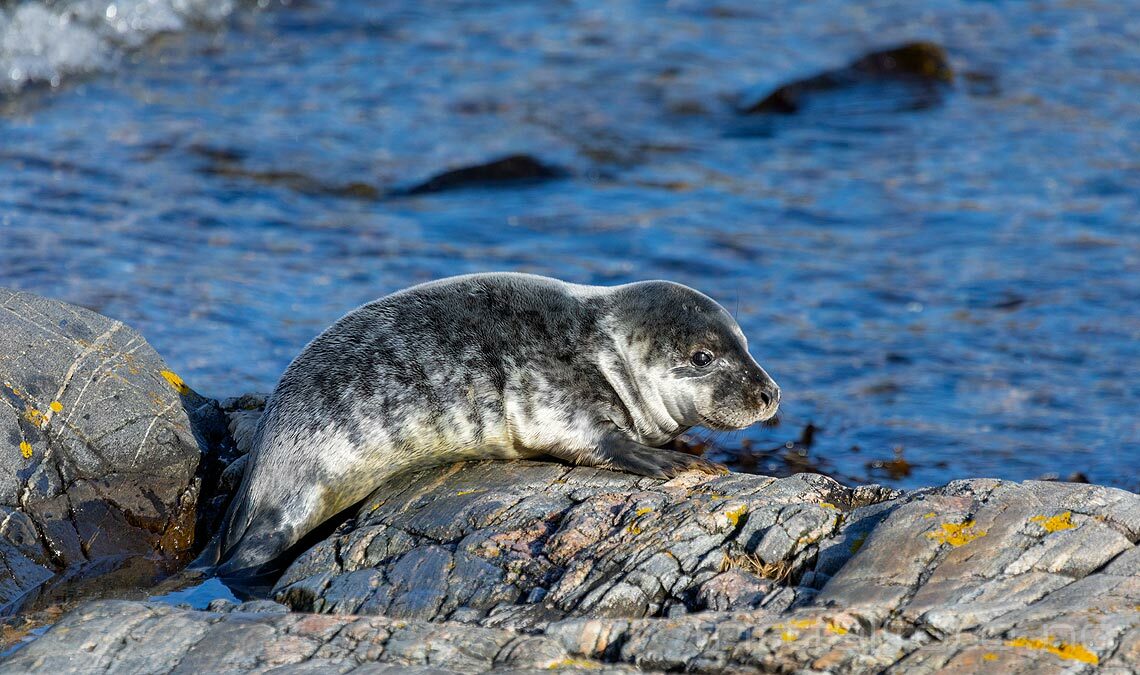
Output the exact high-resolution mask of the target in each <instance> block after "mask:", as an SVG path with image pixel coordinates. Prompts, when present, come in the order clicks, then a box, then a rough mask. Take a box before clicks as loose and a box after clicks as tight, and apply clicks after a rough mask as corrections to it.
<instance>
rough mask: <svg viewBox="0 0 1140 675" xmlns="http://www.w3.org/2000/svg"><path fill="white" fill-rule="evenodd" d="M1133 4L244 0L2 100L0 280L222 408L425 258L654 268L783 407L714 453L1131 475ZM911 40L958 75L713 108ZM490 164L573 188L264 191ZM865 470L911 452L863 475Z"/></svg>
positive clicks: (1139, 453) (400, 281)
mask: <svg viewBox="0 0 1140 675" xmlns="http://www.w3.org/2000/svg"><path fill="white" fill-rule="evenodd" d="M1136 9H1137V7H1136V5H1135V4H1134V3H1116V2H1083V3H1076V4H1074V3H1067V2H1060V1H1057V2H1033V3H1027V2H1021V1H1016V2H952V1H947V0H936V1H935V2H924V3H913V2H906V1H905V0H894V1H879V2H873V3H859V4H858V6H856V3H844V2H836V1H834V0H829V1H826V2H817V3H802V2H791V1H781V2H769V3H763V4H759V3H754V2H745V1H743V0H738V1H733V0H727V1H725V2H715V3H706V2H686V1H683V0H682V1H679V2H670V3H667V4H666V3H659V2H597V1H591V0H583V1H580V2H562V3H513V2H503V3H485V2H432V1H425V0H420V1H418V2H401V1H393V2H386V3H350V2H341V1H335V0H306V1H305V2H299V3H294V4H292V5H290V6H287V7H282V6H276V5H275V6H272V7H269V8H268V9H257V8H255V7H252V6H244V5H243V6H240V7H239V9H237V10H236V11H235V12H234V13H233V14H232V15H231V16H230V17H229V19H228V20H227V21H225V22H223V25H222V26H221V27H215V28H209V27H202V28H200V29H198V30H191V31H186V32H181V33H175V34H171V35H168V36H166V37H163V38H161V39H159V40H157V41H155V42H151V43H149V44H148V45H147V46H144V47H142V48H141V49H137V50H134V51H130V52H128V53H127V55H126V56H124V57H123V58H121V59H120V61H119V62H118V63H117V65H116V66H115V67H114V68H111V69H109V70H108V71H107V72H104V73H102V74H94V75H87V76H84V77H71V78H65V79H64V81H63V82H62V83H61V84H60V85H59V86H57V87H53V88H35V87H31V88H26V89H24V90H23V91H22V92H21V93H19V94H15V95H11V96H9V97H8V98H7V99H0V138H2V139H3V141H2V143H0V284H2V285H6V286H14V287H17V288H22V289H27V290H30V291H34V292H37V293H40V294H43V295H48V296H53V297H58V298H62V299H65V300H69V301H72V302H77V303H80V304H83V305H86V306H89V307H91V308H93V309H95V310H97V311H100V312H103V313H105V314H108V315H110V316H114V317H116V318H119V319H122V320H124V321H126V322H128V323H130V324H131V325H133V326H135V327H136V328H138V329H139V330H140V331H141V332H142V333H143V334H144V335H146V336H147V337H148V338H149V339H150V341H151V342H152V343H153V344H154V345H155V347H156V348H157V349H158V350H159V351H160V352H161V353H162V354H163V355H164V356H165V357H166V359H167V360H168V361H169V362H170V364H171V365H172V367H173V369H175V370H176V371H177V372H179V373H180V374H181V375H182V376H183V377H184V379H185V380H186V381H187V382H188V383H189V384H190V385H191V386H193V387H194V388H196V389H198V390H199V391H201V392H203V393H206V394H208V395H213V396H219V397H221V396H228V395H235V394H238V393H241V392H244V391H248V390H269V389H271V388H272V387H273V384H274V382H275V380H276V378H277V377H278V375H279V374H280V373H281V371H282V370H283V369H284V367H285V366H286V365H287V364H288V362H289V360H290V359H291V358H292V357H293V356H294V355H295V354H296V353H297V352H298V351H299V350H300V348H301V347H302V346H303V345H304V344H305V343H306V342H307V341H308V340H309V339H311V338H312V337H313V336H314V335H315V334H316V333H318V332H319V331H320V330H321V329H322V328H324V327H325V326H326V325H328V324H329V323H331V322H332V321H333V320H335V319H336V318H337V317H339V316H340V315H341V314H343V313H344V312H345V311H347V310H349V309H351V308H352V307H354V306H356V305H358V304H360V303H362V302H365V301H367V300H370V299H373V298H375V297H377V296H380V295H383V294H385V293H387V292H390V291H392V290H395V289H398V288H402V287H404V286H407V285H410V284H413V283H416V282H420V281H424V280H427V279H432V278H435V277H439V276H445V275H449V274H456V273H463V272H473V271H480V270H518V271H527V272H536V273H541V274H549V275H553V276H558V277H562V278H565V279H568V280H572V281H576V282H583V283H602V284H610V283H621V282H626V281H630V280H635V279H643V278H654V277H665V278H669V279H674V280H676V281H680V282H682V283H686V284H689V285H692V286H694V287H697V288H699V289H701V290H703V291H705V292H706V293H708V294H710V295H712V296H713V297H714V298H717V299H718V300H720V301H721V302H722V303H723V304H724V305H725V306H726V307H728V308H729V309H730V310H732V311H734V312H735V314H736V315H737V317H738V319H739V321H740V323H741V325H742V326H743V328H744V330H745V332H746V333H747V334H748V336H749V338H750V343H751V345H752V349H753V353H754V355H755V356H756V357H757V358H758V360H759V361H760V362H761V363H762V364H763V365H764V366H765V367H766V368H767V369H768V370H769V372H771V373H772V375H773V376H774V377H775V378H776V379H777V380H778V381H779V383H780V384H781V385H782V387H783V391H784V404H783V412H782V423H781V425H780V426H778V427H775V428H760V429H755V430H749V431H747V432H744V433H742V434H736V435H720V436H718V437H715V438H714V440H715V441H716V442H717V443H718V444H719V446H720V447H721V448H722V450H721V453H722V454H721V455H720V456H721V457H722V458H726V459H729V460H732V459H733V457H731V456H729V457H725V453H728V454H729V455H731V453H733V452H737V450H738V449H739V448H740V447H741V446H742V445H744V446H746V445H748V444H749V443H751V445H752V447H753V448H758V449H772V448H779V447H781V446H783V445H784V444H785V443H789V442H791V441H793V440H795V439H797V438H798V437H799V435H800V433H801V429H802V428H803V427H804V426H805V425H807V424H808V423H809V422H810V423H812V424H813V425H814V426H815V427H817V428H818V431H817V432H816V434H815V442H814V444H813V445H812V447H811V448H810V449H809V450H805V451H804V452H806V453H807V454H808V455H809V458H810V460H811V461H812V462H813V463H814V464H815V465H817V466H820V467H822V468H824V469H826V470H827V471H829V472H831V473H832V474H834V475H836V476H838V477H840V478H842V479H844V480H866V479H873V480H879V481H882V482H887V483H891V484H894V485H899V486H916V485H925V484H932V483H940V482H945V481H947V480H951V479H953V478H958V477H972V476H998V477H1003V478H1012V479H1025V478H1034V477H1038V476H1042V475H1046V474H1055V475H1059V476H1061V477H1062V478H1064V477H1066V476H1068V475H1069V474H1071V473H1073V472H1077V471H1079V472H1083V473H1084V474H1086V475H1087V476H1088V477H1089V478H1090V479H1092V480H1093V481H1096V482H1102V483H1108V484H1111V485H1118V486H1122V487H1126V488H1129V489H1133V490H1136V489H1138V488H1140V473H1138V471H1137V466H1138V465H1140V422H1138V421H1137V414H1136V411H1137V410H1138V409H1140V384H1138V381H1137V379H1136V378H1135V377H1134V373H1135V371H1136V370H1137V366H1138V365H1140V311H1138V306H1140V233H1138V232H1137V213H1140V197H1138V195H1140V160H1137V157H1140V77H1137V73H1140V22H1137V20H1136V18H1135V16H1136ZM919 38H921V39H930V40H934V41H936V42H939V43H941V44H943V45H945V47H946V48H947V50H948V51H949V53H950V55H951V59H952V63H953V66H954V67H955V69H956V70H957V72H958V74H959V77H958V78H957V80H956V82H955V84H954V86H953V89H952V90H951V91H950V92H949V93H948V95H947V96H946V97H945V100H944V101H943V103H942V104H941V105H939V106H936V107H934V108H931V109H928V110H923V111H918V112H896V111H893V110H891V109H890V106H875V105H867V101H865V100H863V101H860V100H858V98H857V97H856V100H853V101H850V102H847V103H845V102H844V100H843V99H842V97H840V98H839V99H838V102H837V103H836V102H833V103H832V104H831V105H830V106H825V107H824V109H822V110H821V111H816V112H814V113H811V114H806V115H803V116H800V117H790V118H782V119H780V120H776V121H775V122H765V123H764V124H759V123H751V122H747V121H744V120H741V118H739V117H738V116H737V115H736V113H735V112H734V108H735V106H736V105H738V104H740V103H742V102H744V101H745V100H747V99H749V97H753V98H754V97H756V96H759V95H762V94H763V93H764V92H765V91H767V90H768V89H770V88H771V87H773V86H776V85H778V84H781V83H784V82H786V81H788V80H790V79H794V78H797V77H802V76H807V75H810V74H812V73H814V72H816V71H818V70H820V69H823V68H830V67H836V66H841V65H843V64H844V63H846V62H848V61H850V60H851V59H853V58H855V57H857V56H859V55H860V54H862V53H864V52H866V51H868V50H870V49H873V48H877V47H882V46H889V45H892V44H895V43H899V42H903V41H906V40H912V39H919ZM967 75H968V77H966V76H967ZM979 81H983V82H984V83H985V86H978V85H977V84H976V83H977V82H979ZM514 152H526V153H530V154H533V155H535V156H537V157H539V158H540V159H542V160H544V161H546V162H549V163H551V164H556V165H559V166H562V167H565V168H566V169H568V170H569V171H570V172H571V177H570V178H568V179H565V180H561V181H554V182H549V183H544V184H541V185H537V186H529V187H519V188H507V189H496V190H491V189H474V190H466V191H459V192H450V193H441V194H436V195H424V196H418V197H409V198H401V199H379V200H368V199H352V198H346V197H343V196H336V195H333V194H323V193H322V192H321V190H319V189H298V181H297V180H295V177H294V179H283V178H282V173H283V172H293V174H299V175H303V176H304V177H305V178H304V184H305V185H308V186H310V188H311V186H314V185H315V186H320V185H325V186H343V185H346V184H349V183H352V182H361V183H366V184H368V185H371V186H373V187H375V188H376V189H377V190H379V191H384V190H387V189H390V188H396V187H406V186H408V185H411V184H414V183H415V182H417V181H420V180H423V179H425V178H427V177H428V176H430V175H432V174H434V173H437V172H439V171H442V170H445V169H450V168H455V167H458V166H461V165H464V164H471V163H478V162H482V161H486V160H488V159H492V158H495V157H497V156H500V155H505V154H508V153H514ZM219 166H222V167H223V168H227V170H226V171H219V170H218V168H219ZM235 167H236V170H235ZM275 176H276V177H275ZM896 452H897V453H901V454H898V455H896ZM896 456H901V457H902V458H904V459H905V461H906V463H907V465H908V466H909V468H910V472H909V473H907V472H906V471H902V472H896V473H895V474H894V475H893V476H892V475H890V474H882V473H880V472H879V471H877V470H876V469H874V468H873V466H872V464H873V463H874V462H876V461H878V462H882V461H890V460H892V459H894V458H896ZM738 466H744V467H745V468H750V469H751V470H756V471H762V472H763V471H772V472H779V471H783V470H786V467H785V466H784V465H782V464H781V463H779V462H775V461H769V460H768V459H762V460H761V461H759V463H758V464H747V463H745V464H738Z"/></svg>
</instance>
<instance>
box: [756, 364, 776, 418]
mask: <svg viewBox="0 0 1140 675" xmlns="http://www.w3.org/2000/svg"><path fill="white" fill-rule="evenodd" d="M752 382H753V383H754V384H755V385H756V389H755V390H754V391H755V392H756V394H755V395H756V399H757V400H758V401H759V402H760V404H761V405H763V406H764V407H765V408H767V409H769V410H773V411H774V410H775V409H776V407H777V406H778V405H780V387H779V385H777V384H776V381H775V380H773V379H772V378H771V377H770V376H769V375H768V373H766V372H764V370H763V369H762V368H757V369H756V372H755V373H753V374H752Z"/></svg>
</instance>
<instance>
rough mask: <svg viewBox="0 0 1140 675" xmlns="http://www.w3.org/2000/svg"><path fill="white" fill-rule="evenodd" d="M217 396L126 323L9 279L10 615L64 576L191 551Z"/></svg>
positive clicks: (3, 597)
mask: <svg viewBox="0 0 1140 675" xmlns="http://www.w3.org/2000/svg"><path fill="white" fill-rule="evenodd" d="M205 402H206V400H205V399H202V398H201V397H199V396H198V395H197V394H194V392H192V391H191V390H190V388H189V387H187V386H186V385H185V384H184V383H183V382H182V380H181V379H180V378H179V377H178V376H177V375H176V374H174V373H173V372H171V371H170V370H169V369H168V368H167V366H166V364H164V363H163V361H162V359H161V357H159V355H158V354H157V353H155V351H154V350H153V349H152V348H151V347H150V345H149V344H147V342H146V341H145V340H144V339H143V338H142V336H140V335H139V334H138V333H136V332H135V331H134V330H132V329H130V328H129V327H127V326H125V325H123V324H122V323H121V322H119V321H114V320H112V319H109V318H106V317H103V316H99V315H98V314H95V313H93V312H90V311H88V310H85V309H82V308H80V307H75V306H73V305H68V304H65V303H62V302H58V301H55V300H49V299H46V298H41V297H38V296H35V295H31V294H29V293H22V292H16V291H11V290H7V289H0V457H2V458H3V462H4V464H5V465H6V466H7V467H9V469H8V470H7V471H4V472H0V535H2V536H0V561H2V562H3V568H4V571H5V574H4V575H3V576H2V577H0V612H7V611H12V610H13V609H15V608H16V607H18V606H19V605H20V604H21V603H23V602H24V601H26V600H28V599H30V598H31V597H32V596H33V595H34V594H35V593H36V592H37V591H38V590H39V589H40V588H41V587H42V586H43V585H44V584H45V583H46V582H47V581H49V580H50V579H52V578H53V577H54V576H55V575H57V574H59V573H61V572H65V571H66V572H67V573H68V574H69V575H72V576H74V575H75V572H76V570H77V569H79V568H89V569H91V570H92V573H102V572H105V571H108V570H109V569H110V568H113V567H115V564H114V563H113V561H116V560H123V559H125V558H130V557H132V556H134V557H138V556H142V557H147V558H153V559H157V560H158V561H162V560H169V561H175V560H179V559H180V558H183V557H184V556H185V554H186V553H187V552H188V551H189V549H190V547H191V545H192V544H193V542H194V532H195V509H196V506H197V498H198V493H199V490H200V487H201V481H200V479H199V477H198V476H197V475H196V474H197V471H198V468H199V458H200V454H201V448H202V447H206V446H207V445H208V444H209V442H210V441H209V439H208V438H207V436H209V435H210V434H211V433H214V432H213V431H211V425H209V424H206V423H205V420H206V419H207V418H209V417H210V415H211V413H210V412H209V411H208V410H201V407H202V406H203V405H204V404H205ZM192 417H193V418H194V419H196V420H198V421H199V422H202V424H201V425H195V424H194V421H193V420H192ZM218 418H219V419H222V420H223V422H224V418H221V417H220V415H219V416H218ZM223 428H224V427H223ZM214 431H216V430H214Z"/></svg>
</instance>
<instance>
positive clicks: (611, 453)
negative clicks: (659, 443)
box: [562, 434, 728, 479]
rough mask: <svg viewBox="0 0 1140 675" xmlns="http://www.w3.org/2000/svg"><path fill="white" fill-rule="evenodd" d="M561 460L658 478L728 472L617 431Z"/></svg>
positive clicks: (690, 456) (723, 467)
mask: <svg viewBox="0 0 1140 675" xmlns="http://www.w3.org/2000/svg"><path fill="white" fill-rule="evenodd" d="M562 459H569V460H570V461H574V462H576V463H578V464H582V465H585V466H596V467H600V468H603V469H615V470H617V471H626V472H628V473H633V474H637V475H638V476H649V477H650V478H661V479H668V478H673V477H674V476H678V475H680V474H682V473H685V472H686V471H701V472H704V473H709V474H713V475H714V476H716V475H722V474H726V473H728V468H727V467H725V466H724V465H722V464H717V463H716V462H710V461H708V460H707V459H702V458H700V457H697V456H696V455H689V454H686V453H683V452H677V451H676V450H669V449H667V448H651V447H649V446H648V445H642V444H640V443H638V442H636V441H633V440H630V439H628V438H626V437H624V436H620V435H617V434H613V435H611V436H607V437H606V438H605V440H603V441H602V442H601V443H600V444H598V447H597V449H596V450H595V451H594V452H591V453H588V454H579V455H577V456H575V457H562Z"/></svg>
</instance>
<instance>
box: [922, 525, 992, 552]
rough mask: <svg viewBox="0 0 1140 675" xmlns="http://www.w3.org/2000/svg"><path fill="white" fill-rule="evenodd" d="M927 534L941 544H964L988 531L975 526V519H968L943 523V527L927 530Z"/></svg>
mask: <svg viewBox="0 0 1140 675" xmlns="http://www.w3.org/2000/svg"><path fill="white" fill-rule="evenodd" d="M926 536H927V538H929V539H933V540H935V541H937V542H938V543H939V544H950V545H951V546H962V545H965V544H968V543H970V542H971V541H973V540H975V539H979V538H981V537H984V536H986V531H985V530H979V529H977V528H976V527H975V526H974V521H972V520H967V521H966V522H964V523H942V527H941V528H939V529H938V530H935V531H934V532H927V533H926Z"/></svg>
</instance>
